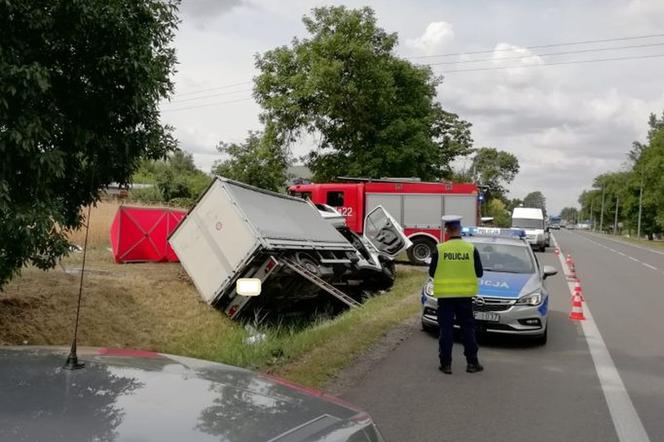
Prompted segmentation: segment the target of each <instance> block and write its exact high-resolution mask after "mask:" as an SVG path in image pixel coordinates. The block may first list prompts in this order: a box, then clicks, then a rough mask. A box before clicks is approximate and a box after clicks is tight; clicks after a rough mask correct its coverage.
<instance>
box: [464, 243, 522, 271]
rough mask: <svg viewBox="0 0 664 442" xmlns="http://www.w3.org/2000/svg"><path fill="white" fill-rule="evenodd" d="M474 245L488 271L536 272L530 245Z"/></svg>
mask: <svg viewBox="0 0 664 442" xmlns="http://www.w3.org/2000/svg"><path fill="white" fill-rule="evenodd" d="M474 245H475V247H476V248H477V251H478V252H480V259H481V260H482V266H483V267H484V270H485V271H487V272H506V273H535V266H534V265H533V259H532V257H531V255H530V253H529V249H528V247H525V246H517V245H510V244H494V243H475V244H474Z"/></svg>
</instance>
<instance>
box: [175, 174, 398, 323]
mask: <svg viewBox="0 0 664 442" xmlns="http://www.w3.org/2000/svg"><path fill="white" fill-rule="evenodd" d="M366 225H367V226H369V227H368V228H367V229H366V232H365V236H364V237H359V236H358V235H357V234H355V233H354V232H352V231H351V230H349V229H348V228H346V226H345V223H344V222H343V217H341V216H340V215H339V214H338V213H337V212H335V211H334V209H332V208H329V207H318V208H317V207H316V206H314V205H313V204H312V203H311V202H309V201H305V200H303V199H300V198H294V197H291V196H287V195H282V194H278V193H274V192H269V191H265V190H262V189H258V188H256V187H253V186H249V185H246V184H243V183H239V182H236V181H232V180H229V179H226V178H222V177H215V179H214V180H213V182H212V184H211V185H210V186H209V187H208V189H207V190H206V191H205V192H204V193H203V195H202V196H201V197H200V199H199V200H198V202H197V203H196V205H195V206H194V207H193V208H192V209H191V210H190V211H189V213H188V214H187V216H186V217H185V218H184V219H183V220H182V222H181V223H180V224H179V226H178V227H177V228H176V229H175V231H173V233H172V234H171V236H170V237H169V240H168V241H169V243H170V244H171V246H172V247H173V250H174V251H175V253H176V254H177V256H178V258H179V259H180V262H181V263H182V266H183V267H184V269H185V271H186V272H187V273H188V274H189V276H190V277H191V279H192V281H193V282H194V284H195V286H196V288H197V289H198V291H199V293H200V295H201V297H202V298H203V299H204V300H205V301H206V302H207V303H209V304H211V305H214V306H215V307H217V308H219V309H221V310H223V311H225V312H226V314H228V316H230V317H231V318H239V317H242V316H249V315H250V314H252V313H255V312H257V311H259V312H264V313H266V314H272V313H274V314H277V315H278V314H285V313H290V312H297V311H306V310H309V311H311V310H315V309H318V308H320V305H321V303H323V304H325V303H326V301H329V300H330V299H332V300H334V302H335V303H336V305H337V306H338V305H339V304H340V303H341V304H345V305H347V306H349V307H357V306H359V305H360V303H359V302H358V301H359V299H360V296H361V294H362V293H363V292H366V291H376V290H381V289H386V288H388V287H390V286H391V285H392V283H393V282H394V276H395V272H394V263H393V262H392V258H394V257H395V256H396V255H397V254H398V253H400V252H401V251H403V250H405V249H406V248H407V247H408V246H409V245H410V241H409V240H408V239H407V238H406V236H405V235H404V234H403V231H402V229H401V227H400V226H399V225H398V223H397V222H396V221H394V219H393V218H392V217H391V216H390V215H389V214H388V213H387V212H386V211H385V210H384V209H383V208H382V207H377V208H376V209H374V210H373V211H372V212H371V213H369V214H368V215H367V219H366ZM239 278H259V279H260V280H261V281H262V291H261V295H260V296H257V297H246V296H241V295H238V294H237V293H236V291H235V286H236V281H237V280H238V279H239Z"/></svg>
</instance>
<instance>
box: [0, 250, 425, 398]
mask: <svg viewBox="0 0 664 442" xmlns="http://www.w3.org/2000/svg"><path fill="white" fill-rule="evenodd" d="M81 257H82V256H81V254H73V255H72V256H70V257H69V258H67V259H65V260H64V261H63V265H64V267H65V268H67V269H69V270H72V269H76V268H77V267H78V268H80V265H81ZM87 269H88V270H89V272H86V276H85V281H84V292H83V302H82V306H81V324H80V327H79V345H81V346H94V347H124V348H136V349H144V350H152V351H157V352H162V353H172V354H177V355H182V356H190V357H197V358H201V359H207V360H212V361H218V362H224V363H227V364H231V365H236V366H240V367H245V368H249V369H253V370H260V371H264V372H268V373H274V374H279V375H282V376H284V377H286V378H289V379H291V380H294V381H296V382H300V383H302V384H306V385H310V386H321V385H322V384H324V383H325V382H326V381H327V380H328V379H329V378H330V376H332V375H334V374H335V373H336V372H337V371H338V370H339V369H340V368H342V367H343V366H345V365H346V364H348V363H349V362H350V361H351V360H352V359H353V358H354V357H356V356H357V355H358V354H359V353H361V351H362V350H364V349H365V348H366V347H368V346H369V345H371V344H372V343H373V342H375V341H376V340H377V339H378V338H379V337H380V336H381V335H382V334H384V333H385V332H387V331H388V330H389V329H390V328H391V327H393V326H394V325H396V324H398V323H400V322H402V321H403V320H405V319H406V318H408V317H409V316H411V315H413V314H415V313H416V312H417V311H418V309H419V302H418V296H417V293H418V291H419V288H420V287H421V284H422V283H423V281H424V278H425V274H424V273H423V272H421V271H418V270H413V269H408V268H405V269H403V268H401V267H400V268H399V271H398V277H397V280H396V283H395V285H394V287H393V288H392V289H391V290H390V291H389V292H386V293H384V294H381V295H378V296H375V297H374V298H372V299H370V300H368V301H367V302H366V303H365V304H364V307H363V308H362V309H357V310H352V311H347V312H345V313H343V314H341V315H339V316H337V317H336V318H334V319H332V320H326V321H323V320H321V321H319V322H316V323H313V324H310V325H303V324H300V325H299V326H290V327H285V326H282V327H271V328H264V329H261V330H260V331H261V332H263V333H265V334H266V336H267V339H266V340H265V341H264V342H261V343H258V344H254V345H251V344H247V343H245V339H246V338H247V337H248V336H249V333H248V332H247V331H246V330H245V328H244V327H243V326H242V324H240V323H238V322H235V321H232V320H230V319H229V318H228V317H227V316H226V315H225V314H224V313H223V312H220V311H218V310H215V309H213V308H211V307H210V306H209V305H207V304H206V303H204V302H203V301H201V299H200V297H199V295H198V293H197V292H196V289H195V287H194V286H193V284H192V283H191V281H189V278H188V277H187V275H186V273H185V272H184V270H183V269H182V268H181V266H180V265H179V264H147V263H146V264H125V265H118V264H115V263H114V262H113V259H112V257H111V255H110V253H109V252H108V251H107V250H106V249H105V248H104V247H97V248H92V249H91V250H90V251H89V253H88V265H87ZM78 282H79V275H78V274H77V273H67V272H64V271H63V269H62V268H60V267H59V266H58V267H56V268H55V269H53V270H51V271H48V272H43V271H41V270H38V269H35V268H26V269H24V270H23V272H22V275H21V276H20V277H17V278H15V279H14V280H13V281H12V282H11V283H10V284H8V285H7V286H6V287H5V290H4V291H3V292H0V324H2V327H0V345H22V344H30V345H64V346H66V345H69V343H70V339H71V333H72V328H73V319H74V313H75V309H76V299H77V294H78Z"/></svg>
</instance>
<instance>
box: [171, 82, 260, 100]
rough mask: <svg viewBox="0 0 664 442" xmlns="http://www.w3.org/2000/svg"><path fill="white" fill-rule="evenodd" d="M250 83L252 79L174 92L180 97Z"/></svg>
mask: <svg viewBox="0 0 664 442" xmlns="http://www.w3.org/2000/svg"><path fill="white" fill-rule="evenodd" d="M250 83H253V81H252V80H248V81H241V82H239V83H232V84H226V85H223V86H217V87H211V88H207V89H198V90H193V91H189V92H182V93H177V94H175V96H178V97H182V96H187V95H197V94H199V93H201V92H209V91H218V90H221V89H228V88H230V87H234V86H243V85H245V84H250Z"/></svg>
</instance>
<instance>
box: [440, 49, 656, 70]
mask: <svg viewBox="0 0 664 442" xmlns="http://www.w3.org/2000/svg"><path fill="white" fill-rule="evenodd" d="M659 57H664V54H654V55H636V56H632V57H615V58H595V59H590V60H571V61H559V62H555V63H539V64H522V65H513V66H496V67H488V68H472V69H455V70H451V71H442V72H440V73H441V74H450V73H454V72H476V71H497V70H502V69H519V68H537V67H541V66H559V65H564V64H585V63H599V62H604V61H620V60H641V59H645V58H659Z"/></svg>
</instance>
